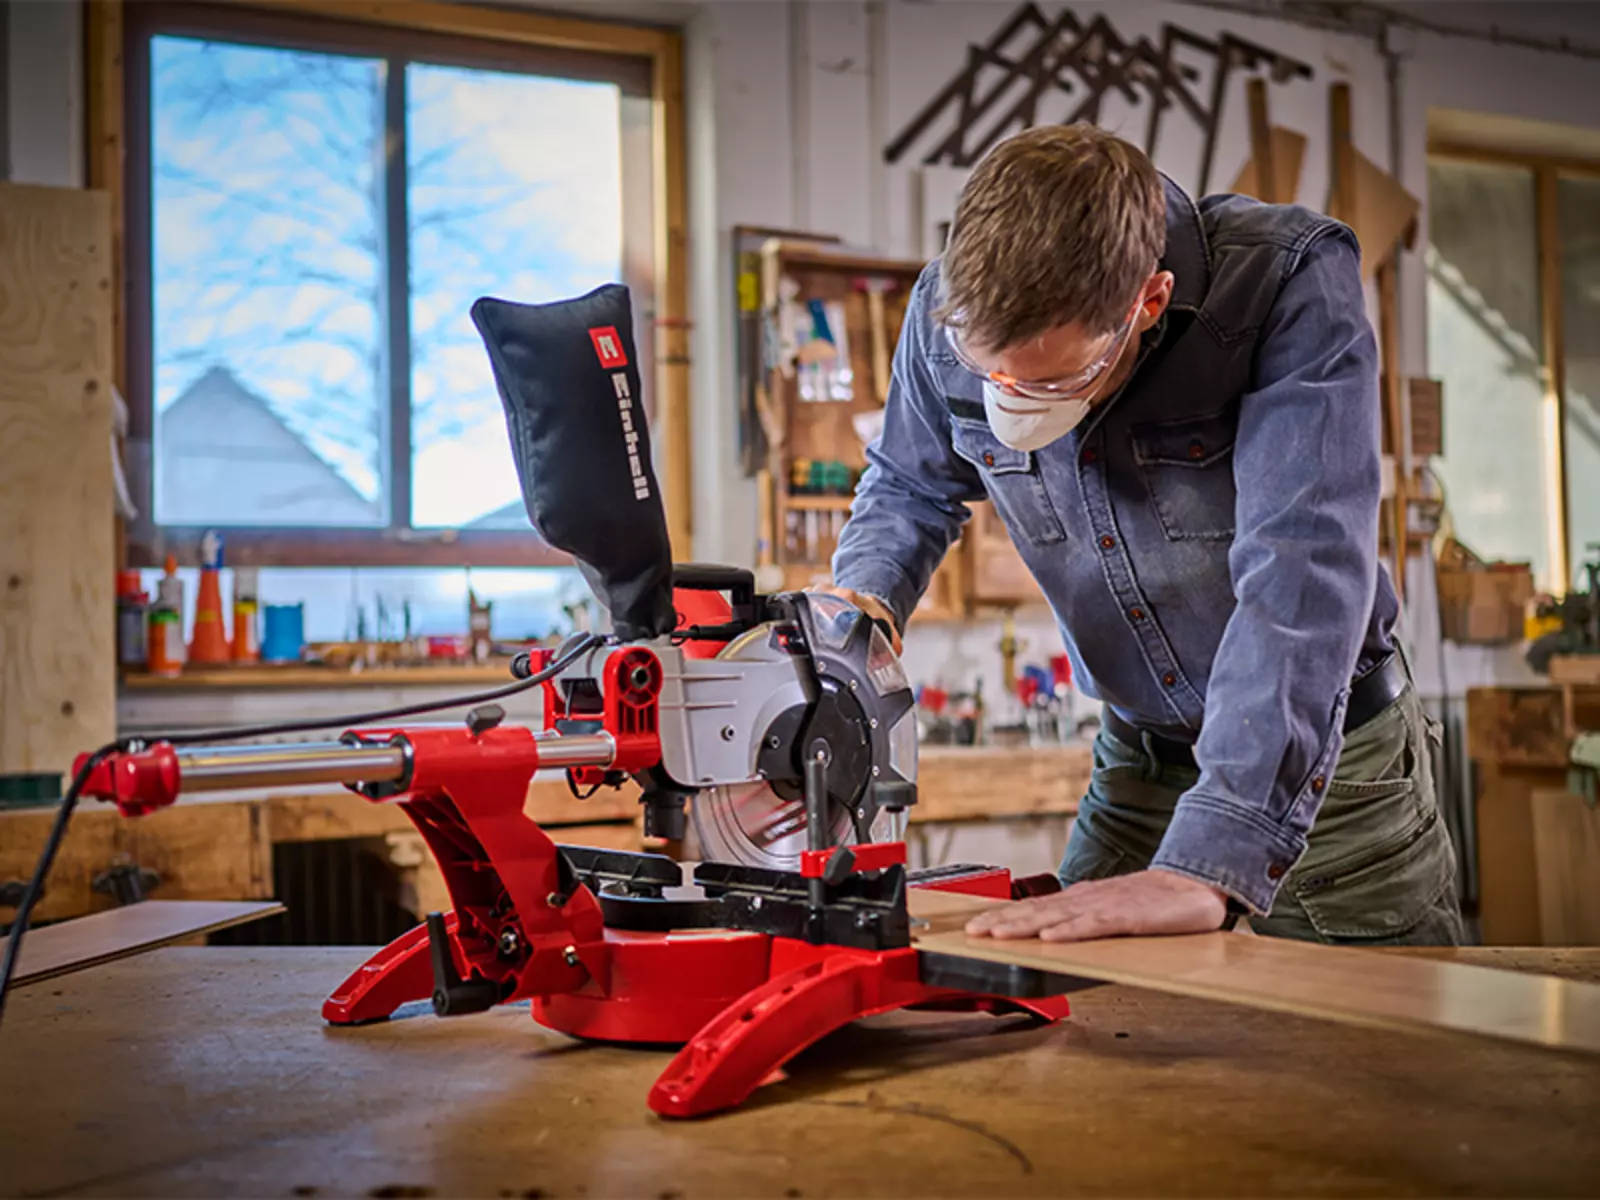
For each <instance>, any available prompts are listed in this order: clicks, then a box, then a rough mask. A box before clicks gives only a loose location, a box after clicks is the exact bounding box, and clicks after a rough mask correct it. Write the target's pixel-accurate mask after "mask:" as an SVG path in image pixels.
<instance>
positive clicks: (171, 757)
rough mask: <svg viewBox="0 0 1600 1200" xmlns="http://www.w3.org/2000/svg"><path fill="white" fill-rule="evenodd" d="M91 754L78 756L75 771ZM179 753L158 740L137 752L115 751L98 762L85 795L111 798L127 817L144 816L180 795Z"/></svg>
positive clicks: (74, 771) (78, 769)
mask: <svg viewBox="0 0 1600 1200" xmlns="http://www.w3.org/2000/svg"><path fill="white" fill-rule="evenodd" d="M88 760H89V756H88V755H87V754H80V755H78V758H77V761H76V762H74V763H73V764H72V773H73V775H77V773H78V772H79V771H81V770H83V766H84V764H85V763H86V762H88ZM179 775H180V772H179V770H178V752H177V751H176V750H174V749H173V748H172V746H171V744H169V743H167V742H157V743H156V744H155V745H153V746H151V747H150V748H149V749H148V750H141V751H139V752H138V753H137V754H114V755H112V756H111V757H110V758H107V759H105V760H103V761H102V762H99V763H97V764H96V765H95V768H94V770H93V771H91V772H90V773H89V778H88V779H86V780H85V781H84V784H83V794H84V795H85V796H93V797H94V798H95V799H96V800H109V801H111V802H112V803H113V804H115V805H116V806H117V808H118V810H120V811H121V813H122V815H123V816H125V817H141V816H143V815H144V814H145V813H148V812H154V811H155V810H156V809H158V808H165V807H166V806H167V805H169V804H171V803H172V802H173V801H174V800H176V799H177V798H178V784H179Z"/></svg>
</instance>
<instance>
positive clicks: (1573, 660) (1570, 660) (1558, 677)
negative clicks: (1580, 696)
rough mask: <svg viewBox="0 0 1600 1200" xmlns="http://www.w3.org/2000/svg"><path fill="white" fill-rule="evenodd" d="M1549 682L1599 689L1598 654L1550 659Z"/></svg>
mask: <svg viewBox="0 0 1600 1200" xmlns="http://www.w3.org/2000/svg"><path fill="white" fill-rule="evenodd" d="M1550 682H1551V683H1570V684H1577V685H1578V686H1580V687H1600V654H1557V655H1555V656H1554V657H1552V658H1551V659H1550Z"/></svg>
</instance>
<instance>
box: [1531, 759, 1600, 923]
mask: <svg viewBox="0 0 1600 1200" xmlns="http://www.w3.org/2000/svg"><path fill="white" fill-rule="evenodd" d="M1531 807H1532V812H1533V857H1534V863H1535V865H1536V874H1537V876H1538V880H1539V884H1538V890H1539V931H1540V933H1541V934H1542V935H1543V937H1544V940H1545V944H1546V945H1549V946H1600V882H1597V881H1600V807H1596V806H1595V805H1593V804H1590V803H1589V802H1588V801H1586V800H1585V799H1584V798H1583V797H1582V796H1579V795H1577V794H1576V793H1573V792H1569V791H1565V790H1544V791H1536V792H1534V793H1533V796H1532V798H1531Z"/></svg>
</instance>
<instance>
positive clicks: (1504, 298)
mask: <svg viewBox="0 0 1600 1200" xmlns="http://www.w3.org/2000/svg"><path fill="white" fill-rule="evenodd" d="M1536 228H1537V222H1536V208H1535V195H1534V182H1533V174H1532V172H1530V171H1527V170H1523V169H1520V168H1513V167H1500V166H1482V165H1478V164H1475V163H1455V162H1437V161H1436V162H1432V163H1430V164H1429V167H1428V229H1429V233H1428V238H1429V245H1428V250H1427V266H1428V362H1429V370H1430V373H1431V374H1432V375H1434V376H1435V377H1437V378H1439V379H1442V380H1443V381H1444V457H1443V459H1441V460H1440V462H1439V464H1438V466H1439V475H1440V477H1441V479H1442V480H1443V481H1444V486H1445V499H1446V501H1447V502H1448V503H1449V506H1450V513H1451V515H1452V517H1453V518H1454V520H1455V526H1456V536H1457V537H1458V538H1460V539H1461V541H1463V542H1465V543H1466V544H1467V545H1468V546H1470V547H1471V548H1472V549H1473V550H1474V551H1476V552H1477V553H1478V554H1480V555H1482V556H1483V557H1485V558H1490V559H1495V558H1504V559H1512V560H1517V561H1528V560H1531V561H1532V563H1533V571H1534V576H1535V578H1536V579H1538V580H1540V581H1541V582H1542V583H1545V584H1546V585H1548V583H1549V582H1550V575H1549V572H1550V570H1551V568H1552V564H1553V563H1554V561H1555V559H1556V555H1555V554H1554V553H1553V551H1552V547H1551V537H1552V533H1553V530H1554V529H1555V527H1556V526H1555V524H1554V522H1553V521H1552V519H1551V518H1552V507H1553V506H1552V497H1553V494H1554V493H1553V490H1552V489H1554V488H1555V487H1557V486H1559V485H1558V483H1557V480H1558V478H1559V476H1558V474H1557V467H1556V464H1555V461H1554V460H1555V455H1556V447H1555V429H1554V420H1553V415H1552V411H1551V409H1550V407H1549V405H1548V404H1547V403H1546V388H1545V379H1544V351H1543V341H1542V337H1543V334H1542V329H1541V322H1540V318H1539V269H1538V268H1539V259H1538V252H1537V241H1536Z"/></svg>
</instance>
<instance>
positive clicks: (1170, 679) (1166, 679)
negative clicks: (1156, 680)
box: [1161, 671, 1178, 687]
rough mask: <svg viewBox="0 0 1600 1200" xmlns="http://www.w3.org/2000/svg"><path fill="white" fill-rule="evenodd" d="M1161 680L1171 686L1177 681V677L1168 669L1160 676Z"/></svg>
mask: <svg viewBox="0 0 1600 1200" xmlns="http://www.w3.org/2000/svg"><path fill="white" fill-rule="evenodd" d="M1161 682H1162V683H1164V684H1166V685H1167V686H1168V687H1172V686H1173V685H1174V684H1175V683H1177V682H1178V677H1177V676H1176V675H1174V674H1173V673H1172V672H1171V671H1168V672H1167V673H1166V674H1165V675H1163V676H1162V677H1161Z"/></svg>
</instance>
